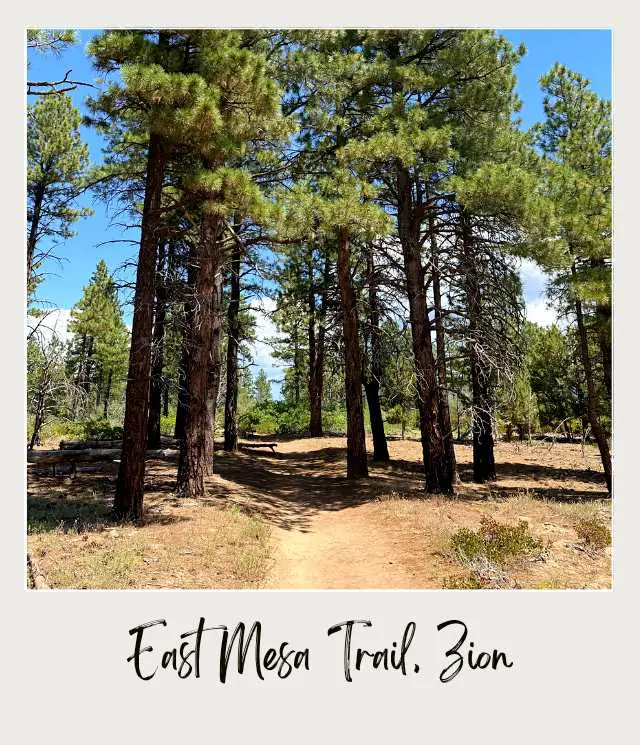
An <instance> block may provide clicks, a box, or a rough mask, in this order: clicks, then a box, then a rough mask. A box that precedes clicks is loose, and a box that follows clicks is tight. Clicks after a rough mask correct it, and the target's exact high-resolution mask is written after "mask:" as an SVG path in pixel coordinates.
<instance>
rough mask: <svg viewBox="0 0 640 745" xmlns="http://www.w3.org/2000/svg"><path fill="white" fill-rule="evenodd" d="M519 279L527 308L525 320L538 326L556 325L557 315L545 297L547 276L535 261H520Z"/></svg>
mask: <svg viewBox="0 0 640 745" xmlns="http://www.w3.org/2000/svg"><path fill="white" fill-rule="evenodd" d="M520 279H521V280H522V292H523V294H524V299H525V303H526V307H527V320H529V321H532V322H533V323H537V324H538V325H539V326H551V325H552V324H554V323H558V315H557V313H556V311H555V309H554V308H553V307H551V306H550V305H549V303H548V300H547V297H546V287H547V275H546V274H545V273H544V272H543V270H542V269H541V268H540V267H539V266H538V264H536V263H535V261H531V260H530V259H522V260H521V262H520Z"/></svg>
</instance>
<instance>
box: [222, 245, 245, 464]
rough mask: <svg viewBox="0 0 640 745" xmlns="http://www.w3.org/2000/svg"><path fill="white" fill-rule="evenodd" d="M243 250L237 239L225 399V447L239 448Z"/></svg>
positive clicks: (229, 314)
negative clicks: (239, 355)
mask: <svg viewBox="0 0 640 745" xmlns="http://www.w3.org/2000/svg"><path fill="white" fill-rule="evenodd" d="M241 258H242V250H241V248H240V244H239V242H238V241H236V242H235V243H234V245H233V248H232V252H231V281H230V287H229V305H228V307H227V327H228V338H227V390H226V392H225V399H224V449H225V450H227V451H230V452H231V451H234V450H237V449H238V347H239V342H240V338H239V337H240V322H239V320H240V317H239V313H240V267H241Z"/></svg>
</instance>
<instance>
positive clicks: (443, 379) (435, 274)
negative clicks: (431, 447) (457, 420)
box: [429, 210, 458, 483]
mask: <svg viewBox="0 0 640 745" xmlns="http://www.w3.org/2000/svg"><path fill="white" fill-rule="evenodd" d="M435 228H436V226H435V218H434V215H433V210H429V236H430V241H431V280H432V283H433V307H434V325H435V329H436V357H437V360H436V362H437V369H438V384H439V385H438V392H439V394H440V426H441V428H442V435H443V437H444V444H445V450H446V454H447V458H448V459H449V463H448V465H447V467H448V468H449V469H450V470H451V473H452V474H453V481H454V483H455V482H457V481H458V472H457V469H456V451H455V448H454V445H453V430H452V427H451V412H450V411H449V393H448V389H447V359H446V346H445V337H444V322H443V318H442V294H441V291H440V251H439V248H438V241H437V238H436V229H435Z"/></svg>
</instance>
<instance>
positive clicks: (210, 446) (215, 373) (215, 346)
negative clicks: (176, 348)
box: [205, 258, 222, 476]
mask: <svg viewBox="0 0 640 745" xmlns="http://www.w3.org/2000/svg"><path fill="white" fill-rule="evenodd" d="M211 306H212V307H211V312H212V314H213V318H212V324H213V325H212V331H211V354H210V358H209V359H210V363H209V364H210V368H209V389H208V391H207V421H206V426H205V433H206V437H207V440H206V454H205V463H206V467H207V471H206V475H207V476H211V475H212V474H213V458H214V453H215V429H216V408H217V406H218V393H219V391H220V373H221V368H222V355H221V353H220V336H221V333H222V271H221V267H220V259H219V258H218V269H217V272H216V277H215V281H214V288H213V300H212V303H211Z"/></svg>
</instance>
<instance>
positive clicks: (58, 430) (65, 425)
mask: <svg viewBox="0 0 640 745" xmlns="http://www.w3.org/2000/svg"><path fill="white" fill-rule="evenodd" d="M31 431H32V430H31V428H29V432H31ZM40 439H41V440H82V439H84V422H72V421H69V420H68V419H49V420H48V421H45V423H44V425H43V427H42V431H41V433H40Z"/></svg>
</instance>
